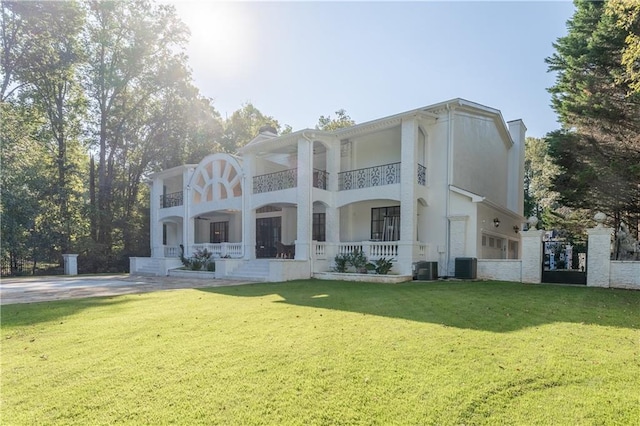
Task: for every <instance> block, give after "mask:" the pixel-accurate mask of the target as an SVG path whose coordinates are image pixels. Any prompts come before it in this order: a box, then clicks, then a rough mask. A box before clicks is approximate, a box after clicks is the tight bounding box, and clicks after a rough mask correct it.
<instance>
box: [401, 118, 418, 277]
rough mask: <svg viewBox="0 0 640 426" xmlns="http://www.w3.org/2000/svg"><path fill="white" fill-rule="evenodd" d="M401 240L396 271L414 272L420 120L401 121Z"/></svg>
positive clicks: (402, 272) (403, 272)
mask: <svg viewBox="0 0 640 426" xmlns="http://www.w3.org/2000/svg"><path fill="white" fill-rule="evenodd" d="M400 145H401V151H400V161H401V166H400V182H401V185H400V241H398V263H397V272H399V273H400V274H411V273H412V271H411V263H412V261H413V257H414V256H413V250H414V247H415V244H414V242H415V240H416V230H417V223H418V222H417V215H418V202H417V197H416V187H415V185H416V176H417V172H418V169H417V165H416V164H417V162H416V158H417V157H416V156H417V147H418V122H417V121H416V119H415V118H410V119H405V120H402V126H401V136H400Z"/></svg>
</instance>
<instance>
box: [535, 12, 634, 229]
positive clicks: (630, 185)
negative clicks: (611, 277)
mask: <svg viewBox="0 0 640 426" xmlns="http://www.w3.org/2000/svg"><path fill="white" fill-rule="evenodd" d="M575 6H576V11H575V13H574V15H573V17H572V18H571V19H570V20H569V21H568V22H567V28H568V34H567V35H566V36H564V37H561V38H559V39H558V40H557V42H556V43H555V44H554V47H555V50H556V52H555V53H554V54H553V55H552V56H551V57H549V58H547V63H548V64H549V70H550V71H553V72H556V73H557V78H556V82H555V84H554V85H553V86H552V87H551V88H550V89H549V91H550V93H551V95H552V107H553V109H554V110H555V111H556V112H557V113H558V116H559V119H560V122H561V124H562V128H561V129H559V130H556V131H554V132H551V133H550V134H548V135H547V137H546V140H547V142H548V144H549V153H550V155H551V157H552V158H553V162H554V163H555V164H556V165H557V166H558V167H559V171H560V173H559V174H558V175H557V176H556V177H555V179H554V180H553V189H554V190H555V191H557V192H558V193H559V195H560V197H559V199H560V202H561V203H562V204H564V205H566V206H568V207H572V208H582V209H589V210H592V211H595V210H602V211H604V212H605V213H607V214H608V215H609V216H610V217H612V218H614V221H615V225H616V227H617V224H618V223H619V222H620V221H621V220H625V221H627V223H629V224H630V225H631V226H633V227H634V228H637V224H638V217H639V215H640V194H639V192H638V186H639V185H640V92H638V91H637V85H636V84H637V80H636V78H637V75H636V74H634V70H635V68H634V67H635V65H637V63H634V62H633V61H632V63H631V64H630V63H629V58H630V56H629V55H632V57H633V55H634V53H633V52H635V51H634V49H633V43H634V42H633V40H635V37H636V36H637V31H638V26H637V22H638V21H637V18H638V17H637V15H626V12H624V13H622V12H621V11H626V10H627V9H628V8H627V5H623V4H622V3H621V2H617V1H614V2H609V3H604V2H593V1H585V0H577V1H575ZM628 6H629V8H630V9H629V10H631V9H633V10H635V11H636V12H637V9H638V2H633V4H631V2H630V3H629V5H628ZM629 16H631V17H632V18H631V20H629V19H627V18H629ZM634 64H635V65H634ZM629 65H631V68H629Z"/></svg>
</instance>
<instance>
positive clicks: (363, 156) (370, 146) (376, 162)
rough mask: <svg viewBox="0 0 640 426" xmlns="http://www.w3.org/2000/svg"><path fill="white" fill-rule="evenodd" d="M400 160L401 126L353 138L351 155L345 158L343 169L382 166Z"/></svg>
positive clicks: (341, 166) (342, 164)
mask: <svg viewBox="0 0 640 426" xmlns="http://www.w3.org/2000/svg"><path fill="white" fill-rule="evenodd" d="M399 161H400V127H399V126H398V127H394V128H391V129H387V130H381V131H378V132H376V133H372V134H370V135H366V136H361V137H358V138H354V139H353V140H352V150H351V155H350V156H349V157H345V158H343V161H342V163H341V165H340V170H341V171H346V170H354V169H362V168H365V167H373V166H380V165H382V164H390V163H397V162H399Z"/></svg>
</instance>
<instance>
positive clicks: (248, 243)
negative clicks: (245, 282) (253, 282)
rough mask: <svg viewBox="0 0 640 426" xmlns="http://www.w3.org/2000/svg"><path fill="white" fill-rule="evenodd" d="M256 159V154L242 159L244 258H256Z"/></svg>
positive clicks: (247, 155)
mask: <svg viewBox="0 0 640 426" xmlns="http://www.w3.org/2000/svg"><path fill="white" fill-rule="evenodd" d="M255 162H256V158H255V155H254V154H246V155H245V156H243V159H242V169H243V170H244V177H243V185H242V244H243V246H244V258H245V259H255V258H256V211H255V209H254V208H253V203H252V199H253V176H254V174H255Z"/></svg>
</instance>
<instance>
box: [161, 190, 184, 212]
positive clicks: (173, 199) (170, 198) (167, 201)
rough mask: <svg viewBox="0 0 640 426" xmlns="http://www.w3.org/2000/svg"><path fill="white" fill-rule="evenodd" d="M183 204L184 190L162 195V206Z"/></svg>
mask: <svg viewBox="0 0 640 426" xmlns="http://www.w3.org/2000/svg"><path fill="white" fill-rule="evenodd" d="M181 205H182V191H179V192H172V193H170V194H164V195H161V196H160V208H167V207H175V206H181Z"/></svg>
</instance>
